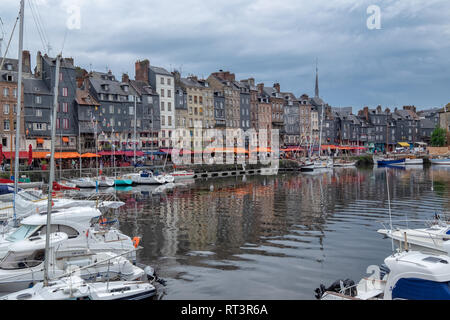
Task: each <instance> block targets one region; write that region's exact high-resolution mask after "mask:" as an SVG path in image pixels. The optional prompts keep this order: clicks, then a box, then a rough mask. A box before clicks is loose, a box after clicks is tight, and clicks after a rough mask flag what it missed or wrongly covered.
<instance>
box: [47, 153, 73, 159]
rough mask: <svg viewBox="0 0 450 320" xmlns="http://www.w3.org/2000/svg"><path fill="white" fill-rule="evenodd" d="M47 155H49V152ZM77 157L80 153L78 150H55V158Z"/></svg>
mask: <svg viewBox="0 0 450 320" xmlns="http://www.w3.org/2000/svg"><path fill="white" fill-rule="evenodd" d="M47 157H50V153H49V154H48V156H47ZM79 157H80V154H79V153H78V152H55V159H73V158H79Z"/></svg>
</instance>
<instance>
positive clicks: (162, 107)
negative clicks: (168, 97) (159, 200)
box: [161, 101, 164, 111]
mask: <svg viewBox="0 0 450 320" xmlns="http://www.w3.org/2000/svg"><path fill="white" fill-rule="evenodd" d="M161 111H164V101H161Z"/></svg>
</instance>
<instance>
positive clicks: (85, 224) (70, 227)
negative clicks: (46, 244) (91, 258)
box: [0, 207, 136, 261]
mask: <svg viewBox="0 0 450 320" xmlns="http://www.w3.org/2000/svg"><path fill="white" fill-rule="evenodd" d="M51 215H52V224H51V230H52V231H54V230H56V231H60V232H65V233H66V234H67V235H68V240H67V241H65V242H64V243H62V245H61V246H60V249H74V248H84V247H87V248H89V250H90V251H92V252H101V251H111V252H113V253H115V254H123V253H125V252H129V251H131V252H132V253H130V254H129V255H127V256H126V257H127V258H130V259H132V261H135V260H136V253H135V252H134V251H133V248H134V244H133V241H132V240H131V238H130V237H129V236H127V235H125V234H123V233H122V232H120V231H119V230H117V229H116V228H114V227H111V222H110V221H107V220H104V219H102V218H101V216H102V213H101V212H100V210H98V209H96V208H91V207H76V208H69V209H63V210H53V211H52V213H51ZM46 220H47V216H46V214H33V215H31V216H29V217H27V218H25V219H22V220H21V222H20V226H19V227H18V228H13V229H11V230H10V231H9V232H8V233H6V234H2V235H0V259H2V258H3V257H4V256H5V255H6V253H7V252H8V251H9V248H10V246H11V245H13V244H14V243H16V242H18V241H23V240H26V239H31V238H33V237H36V236H38V235H43V234H45V233H46V231H47V226H46ZM92 221H98V222H97V223H96V224H95V225H92Z"/></svg>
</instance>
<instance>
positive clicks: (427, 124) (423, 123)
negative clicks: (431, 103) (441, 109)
mask: <svg viewBox="0 0 450 320" xmlns="http://www.w3.org/2000/svg"><path fill="white" fill-rule="evenodd" d="M420 127H421V128H423V129H434V128H435V125H434V122H433V121H431V120H430V119H421V120H420Z"/></svg>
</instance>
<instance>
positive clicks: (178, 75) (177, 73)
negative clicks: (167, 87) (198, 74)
mask: <svg viewBox="0 0 450 320" xmlns="http://www.w3.org/2000/svg"><path fill="white" fill-rule="evenodd" d="M172 75H173V77H174V78H175V83H176V84H179V83H180V80H181V74H180V72H179V71H178V70H174V71H173V72H172Z"/></svg>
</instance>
